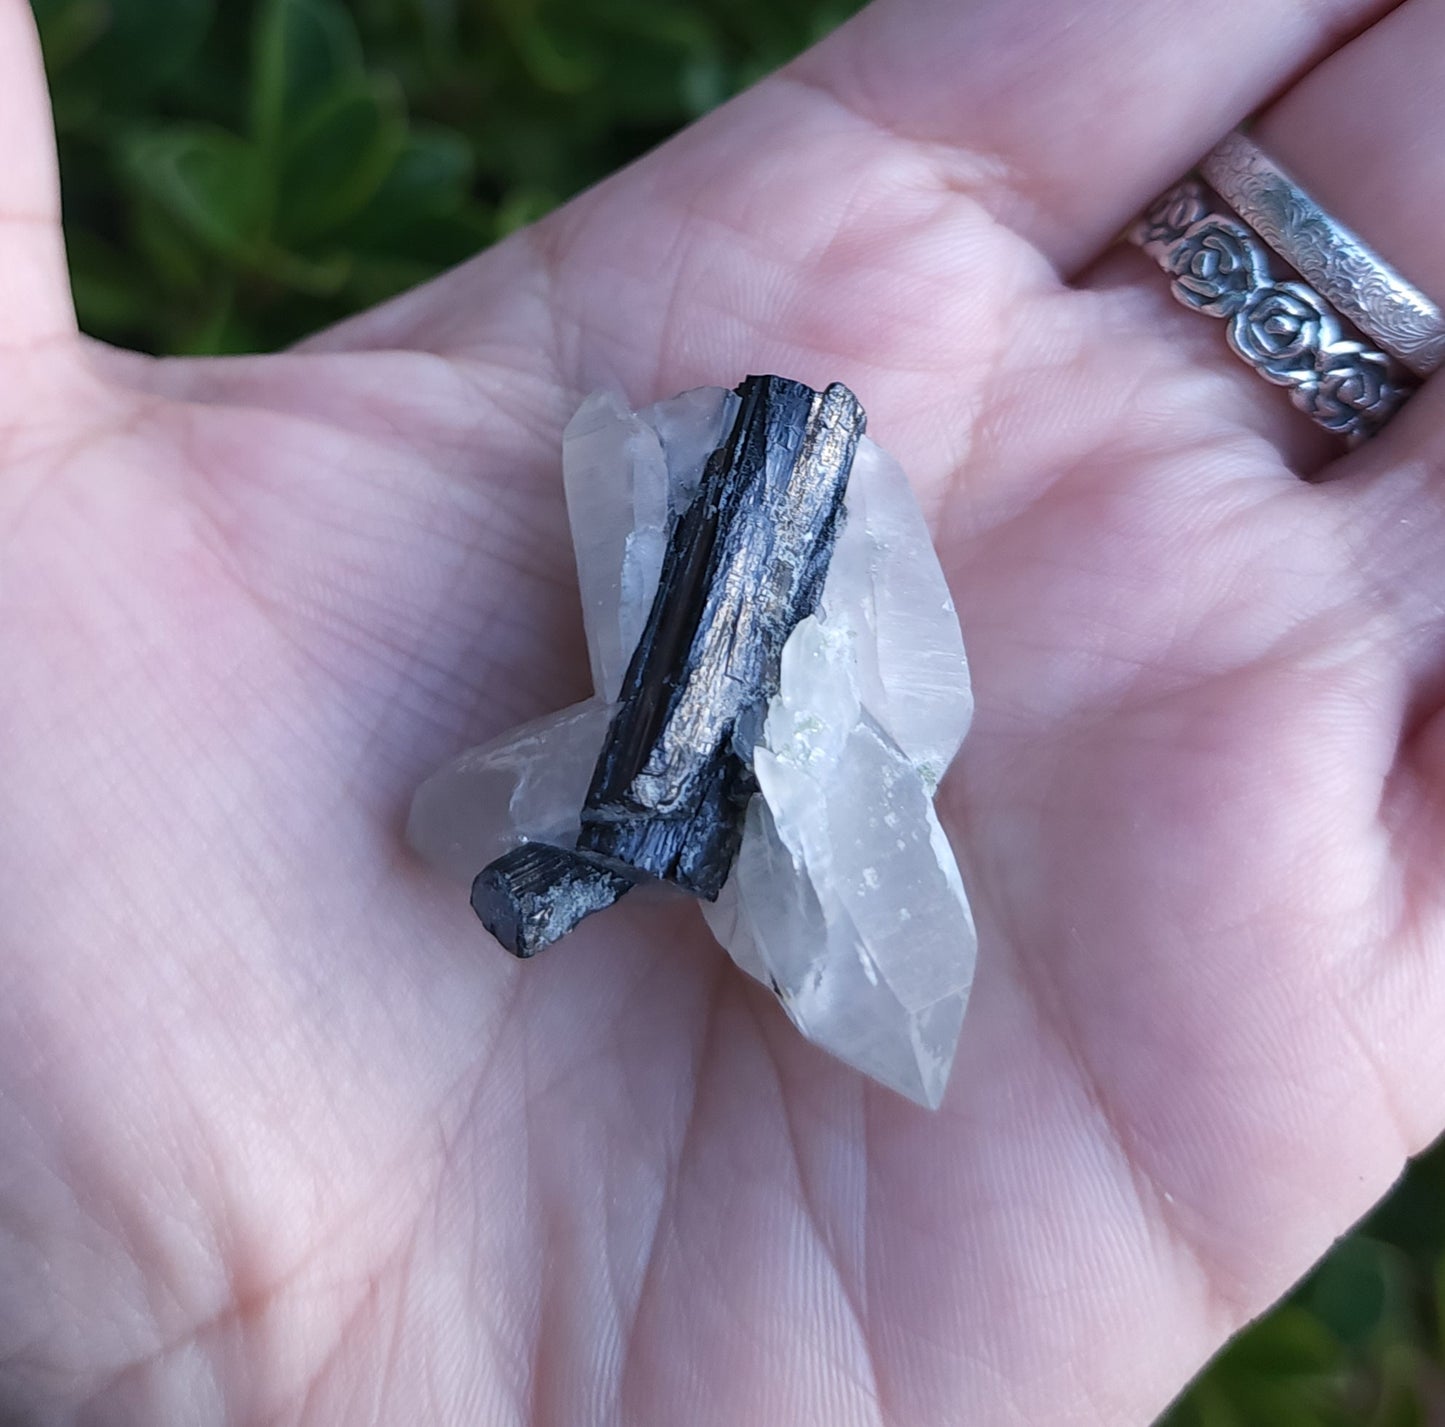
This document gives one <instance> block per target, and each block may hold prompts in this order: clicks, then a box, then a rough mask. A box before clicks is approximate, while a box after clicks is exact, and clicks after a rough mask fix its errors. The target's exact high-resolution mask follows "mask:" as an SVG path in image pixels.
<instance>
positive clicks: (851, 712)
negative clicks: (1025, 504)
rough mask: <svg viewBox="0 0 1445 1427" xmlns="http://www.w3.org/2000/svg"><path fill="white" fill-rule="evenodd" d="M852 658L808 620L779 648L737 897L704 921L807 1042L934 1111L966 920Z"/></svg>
mask: <svg viewBox="0 0 1445 1427" xmlns="http://www.w3.org/2000/svg"><path fill="white" fill-rule="evenodd" d="M854 647H855V646H854V642H853V641H852V640H851V639H850V638H848V637H847V635H846V634H845V633H844V632H843V631H840V630H837V629H830V628H829V627H828V625H827V624H826V623H825V622H823V621H820V620H818V619H817V618H816V617H814V618H811V619H807V620H804V621H803V622H802V623H801V624H800V625H799V626H798V628H797V629H796V630H795V631H794V633H793V636H792V638H791V639H790V640H789V641H788V644H787V646H786V648H785V650H784V654H783V665H782V681H781V689H780V692H779V694H778V697H777V698H776V699H774V700H773V703H772V705H771V708H770V710H769V713H768V718H767V721H766V724H765V725H764V729H763V738H762V741H761V743H760V744H759V746H758V748H757V750H756V753H755V761H754V766H755V771H756V773H757V777H758V783H759V786H760V788H761V793H760V794H759V795H758V796H757V797H755V798H754V799H753V803H752V806H751V807H750V808H749V811H748V820H747V824H746V827H745V829H744V834H743V843H742V849H741V852H740V853H739V856H738V860H737V863H736V864H735V866H734V869H733V883H734V884H735V885H733V886H732V887H731V890H730V891H729V892H728V894H727V898H726V901H725V902H724V905H722V906H720V907H718V908H716V909H713V910H711V911H707V912H705V914H706V915H707V916H708V920H709V924H710V925H711V926H712V927H713V930H714V933H715V934H716V935H717V936H718V937H719V938H720V939H722V940H724V942H725V944H726V945H727V946H728V947H729V950H730V951H731V952H732V953H733V955H734V958H735V959H736V960H737V961H738V963H739V964H740V965H741V966H742V967H743V968H744V969H745V970H747V971H749V972H750V974H752V975H754V976H757V977H758V979H759V980H763V981H766V982H767V983H768V984H770V985H772V986H773V987H774V989H775V990H776V991H777V993H778V996H779V998H780V1000H781V1001H782V1004H783V1006H784V1008H785V1009H786V1011H787V1013H788V1015H789V1017H790V1018H791V1019H792V1021H793V1023H794V1024H795V1025H796V1026H797V1027H798V1029H799V1030H801V1031H802V1032H803V1034H804V1035H805V1036H807V1037H808V1039H809V1040H811V1041H813V1042H814V1043H815V1044H817V1045H819V1046H821V1047H823V1048H824V1049H825V1050H828V1051H830V1052H831V1053H832V1054H833V1055H835V1056H837V1057H838V1058H839V1059H840V1060H844V1061H846V1062H847V1063H848V1064H850V1065H852V1066H854V1067H856V1068H857V1069H859V1070H861V1071H863V1072H864V1073H865V1074H867V1075H870V1076H872V1077H873V1078H874V1079H875V1080H878V1081H880V1082H882V1083H883V1084H885V1085H888V1086H890V1087H891V1088H893V1089H894V1090H897V1091H898V1092H899V1093H900V1094H903V1095H906V1096H907V1097H908V1098H909V1099H911V1100H914V1101H916V1102H917V1103H919V1104H921V1105H926V1106H929V1107H931V1108H936V1107H937V1105H938V1104H939V1102H940V1100H941V1099H942V1096H943V1091H944V1087H945V1086H946V1084H947V1081H948V1073H949V1069H950V1068H951V1066H952V1063H953V1053H954V1047H955V1045H956V1043H957V1039H958V1033H959V1028H960V1026H961V1024H962V1020H963V1013H964V1008H965V1006H966V1004H967V1000H968V991H969V986H970V983H971V981H972V977H973V966H974V960H975V949H976V936H975V932H974V926H973V919H972V916H971V914H970V912H969V908H968V902H967V899H966V897H965V895H964V891H963V883H962V879H961V878H960V876H959V873H958V866H957V863H956V862H955V860H954V857H953V851H952V849H951V848H950V847H949V844H948V839H947V837H946V836H945V835H944V833H943V829H942V827H941V826H940V825H939V823H938V819H937V817H936V815H935V813H934V811H933V805H932V801H931V788H930V787H929V785H928V784H927V783H926V782H925V779H924V776H923V774H922V773H921V772H920V771H919V769H918V767H917V765H916V764H915V763H914V762H913V760H912V759H911V758H909V757H908V755H907V754H906V753H905V752H904V751H903V750H902V749H901V748H900V747H899V746H898V744H897V743H896V742H895V741H894V740H893V739H892V738H890V737H889V735H888V734H887V733H886V732H885V731H884V730H883V729H882V728H881V727H880V726H879V725H878V723H877V722H876V721H875V720H874V719H873V718H872V717H871V716H870V714H869V713H868V711H867V709H866V708H865V707H864V706H863V704H862V703H861V702H860V696H859V690H858V687H857V681H856V673H857V670H856V666H855V661H854Z"/></svg>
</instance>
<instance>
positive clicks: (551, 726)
mask: <svg viewBox="0 0 1445 1427" xmlns="http://www.w3.org/2000/svg"><path fill="white" fill-rule="evenodd" d="M611 721H612V706H611V705H610V704H608V703H605V702H604V701H603V700H601V699H588V700H586V701H585V702H584V703H580V704H573V705H572V707H571V708H567V709H563V710H561V712H560V713H553V714H547V715H546V716H545V717H543V718H538V719H533V720H532V721H531V722H530V723H524V724H522V725H521V726H520V727H518V728H514V729H512V730H511V731H510V732H509V733H504V734H503V735H502V736H501V737H500V738H495V739H493V740H492V741H491V742H490V743H484V744H482V746H481V747H480V748H469V749H468V750H467V751H466V752H465V753H462V754H460V755H458V756H457V757H456V758H453V759H452V761H451V762H450V763H448V764H447V765H446V766H445V767H444V768H442V769H440V770H439V771H438V772H436V773H433V774H432V776H431V777H430V778H428V779H427V780H426V782H425V783H423V784H422V785H421V787H420V788H418V789H417V791H416V796H415V797H414V798H413V799H412V803H411V816H410V817H409V818H408V819H407V825H406V837H407V841H408V842H409V843H410V844H411V845H412V848H413V849H414V850H415V851H416V852H418V853H419V854H420V855H421V856H422V858H424V859H425V860H426V861H427V862H429V863H430V864H431V865H432V866H433V867H435V868H436V869H437V871H439V872H441V873H443V874H444V875H445V876H447V877H450V878H452V880H453V881H456V882H460V883H461V885H462V886H463V887H470V886H471V885H472V879H473V878H474V877H476V875H477V873H478V872H479V871H480V870H481V869H482V868H483V867H485V866H486V865H487V863H489V862H491V861H492V860H493V859H495V858H497V857H500V856H501V855H502V854H503V853H504V852H506V851H507V850H508V848H510V847H512V846H514V845H515V844H516V843H518V842H561V843H564V844H565V843H567V842H569V841H574V840H575V839H576V837H577V814H578V810H579V809H580V808H581V806H582V800H583V798H585V797H586V796H587V784H588V781H589V780H590V779H591V777H592V765H593V764H594V763H596V762H597V750H598V749H599V748H601V747H602V740H603V738H604V737H605V736H606V734H607V725H608V724H609V723H610V722H611Z"/></svg>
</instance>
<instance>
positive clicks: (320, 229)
mask: <svg viewBox="0 0 1445 1427" xmlns="http://www.w3.org/2000/svg"><path fill="white" fill-rule="evenodd" d="M405 143H406V118H405V114H404V111H403V107H402V98H401V94H400V92H399V91H398V89H397V88H396V86H395V85H394V84H393V83H391V82H390V81H388V80H384V79H379V78H378V79H368V78H366V77H364V76H363V77H359V78H356V79H353V80H350V81H348V82H346V83H345V84H342V85H340V86H338V87H337V88H336V89H335V90H334V91H333V93H332V96H331V98H330V99H329V100H328V101H327V102H326V103H324V104H322V105H319V106H318V107H316V108H315V109H313V110H312V111H311V113H310V114H309V115H308V117H307V118H306V119H305V120H304V121H303V122H301V123H300V124H298V125H297V126H295V127H294V128H293V129H292V130H291V131H289V132H288V133H287V134H286V135H285V138H284V142H283V145H282V156H281V177H280V185H279V195H278V196H279V207H278V211H277V214H276V231H277V234H278V236H279V237H280V238H281V240H282V241H284V242H286V243H288V244H292V245H297V244H299V245H305V244H306V243H309V242H312V241H314V240H316V239H318V238H322V237H324V236H326V235H327V234H328V233H331V232H332V231H334V230H335V229H337V228H338V227H340V226H341V225H342V224H343V223H345V222H346V221H347V220H348V219H349V218H352V217H354V216H355V215H356V214H357V213H359V212H360V211H361V209H362V208H364V207H365V206H366V204H367V203H368V202H369V201H370V200H371V199H372V198H373V197H374V196H375V195H376V193H377V192H378V190H379V189H380V188H381V186H382V184H383V182H384V181H385V180H386V178H387V176H388V175H389V174H390V173H391V172H392V170H393V169H394V167H395V166H396V162H397V159H398V157H399V156H400V155H401V153H402V151H403V148H404V146H405Z"/></svg>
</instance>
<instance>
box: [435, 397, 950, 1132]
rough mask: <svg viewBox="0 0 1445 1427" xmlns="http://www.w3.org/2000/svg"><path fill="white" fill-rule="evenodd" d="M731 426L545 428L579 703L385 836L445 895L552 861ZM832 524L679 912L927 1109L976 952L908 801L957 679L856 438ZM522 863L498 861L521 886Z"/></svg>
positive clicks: (572, 842)
mask: <svg viewBox="0 0 1445 1427" xmlns="http://www.w3.org/2000/svg"><path fill="white" fill-rule="evenodd" d="M738 407H739V398H738V396H737V395H735V394H734V393H731V392H726V391H722V390H719V389H711V388H709V389H703V390H700V391H693V392H688V393H685V394H684V395H682V396H680V397H676V398H674V399H673V400H671V401H667V402H662V403H660V404H659V405H657V406H654V407H651V408H649V409H647V410H645V411H642V412H638V413H633V412H631V411H629V410H627V409H626V408H625V406H623V405H622V404H621V403H620V402H619V401H617V400H616V399H615V398H614V397H612V396H610V395H608V394H599V395H596V396H593V397H591V398H589V399H588V401H587V402H586V403H584V405H583V406H582V408H581V410H580V411H579V412H578V413H577V415H576V417H575V418H574V419H573V421H572V422H571V424H570V425H569V427H568V429H567V433H566V437H565V441H564V456H563V465H564V476H565V482H566V491H567V503H568V511H569V516H570V520H571V525H572V532H573V540H574V544H575V546H576V553H577V567H578V578H579V584H580V587H581V593H582V605H583V616H584V621H585V629H586V634H587V643H588V649H589V653H590V657H591V663H592V675H593V681H594V685H595V687H596V690H597V693H596V696H595V697H594V698H593V699H590V700H588V701H586V702H585V703H582V704H578V705H575V706H574V707H572V708H570V709H566V710H563V711H562V712H560V713H558V714H554V715H551V716H550V717H548V718H544V719H539V720H537V721H535V722H533V723H530V724H528V725H526V726H524V727H523V728H520V729H516V730H513V731H512V732H511V733H509V734H507V735H505V736H503V737H502V738H500V739H498V740H496V741H494V742H493V743H491V744H488V745H486V746H485V747H483V748H479V749H474V750H471V751H470V752H468V753H465V754H463V755H461V756H460V757H459V758H458V759H456V760H454V762H452V763H451V764H449V765H448V766H447V767H446V768H444V769H442V770H441V771H440V772H439V773H437V774H436V775H434V776H433V777H432V778H430V779H429V780H428V781H427V782H426V783H425V784H423V785H422V787H421V788H420V789H419V790H418V792H417V795H416V798H415V801H414V804H413V808H412V814H411V819H410V823H409V826H408V837H409V839H410V841H411V842H412V844H413V846H414V847H415V848H416V849H417V851H418V852H420V853H421V854H422V856H424V857H425V858H426V859H427V860H429V861H430V862H432V863H433V864H435V865H436V866H438V867H439V868H441V869H442V870H443V871H445V872H447V873H448V874H450V875H452V876H453V877H455V878H456V879H457V880H458V881H461V882H463V883H466V884H471V883H472V881H473V879H474V877H476V874H477V872H478V870H479V869H480V868H482V867H484V866H488V865H489V864H491V863H493V862H494V860H496V859H498V858H503V857H504V856H505V855H506V854H507V851H508V849H509V848H516V845H517V844H518V843H519V842H520V843H545V844H547V845H548V847H549V848H554V847H560V848H566V847H571V846H576V841H577V837H578V833H579V810H580V809H581V807H582V805H583V803H584V800H585V799H586V797H587V796H588V793H589V787H590V786H591V785H592V782H593V775H594V770H595V768H596V766H597V764H598V757H599V751H600V750H602V749H603V747H604V741H605V740H606V739H607V738H608V735H609V728H610V726H611V725H612V721H613V719H614V716H615V714H616V713H617V710H618V707H619V699H621V698H623V697H624V685H625V683H626V681H627V679H628V675H629V665H630V663H631V662H632V661H633V655H634V651H636V650H637V649H638V646H639V643H640V642H641V641H643V640H644V636H645V633H646V628H647V625H648V620H649V615H650V612H651V611H652V609H653V604H654V596H655V594H656V592H657V590H658V588H659V580H660V579H662V578H663V566H664V560H665V559H666V557H667V551H668V544H669V536H670V534H673V533H674V532H675V531H676V528H677V525H678V522H679V521H681V520H682V518H683V516H684V515H685V513H686V512H687V511H688V509H689V507H690V506H691V504H692V502H693V499H694V496H695V495H696V494H697V492H698V489H699V486H700V484H701V482H702V480H703V472H704V467H705V466H706V464H707V462H708V458H709V456H710V455H711V454H712V453H713V452H714V451H715V450H717V449H718V448H719V446H720V445H721V443H722V442H723V441H724V439H725V437H726V435H727V432H728V431H729V429H730V428H731V427H732V425H733V423H734V421H735V420H736V419H737V418H738ZM845 514H846V519H845V520H844V521H843V523H842V525H841V528H840V529H839V531H838V533H837V537H836V541H835V543H833V545H832V549H831V559H830V561H829V563H828V564H827V568H826V576H825V578H824V581H823V584H822V590H821V599H820V600H815V601H814V604H815V605H816V608H815V609H814V612H813V613H811V614H809V615H808V616H807V617H806V618H803V619H802V620H801V622H798V623H797V624H796V626H795V627H793V629H792V633H791V635H790V636H789V637H788V638H787V640H786V643H785V644H784V646H783V648H782V655H781V667H780V669H779V671H778V674H777V679H776V687H777V693H776V696H775V697H773V698H772V700H771V702H770V703H769V704H768V705H767V707H766V712H765V714H764V715H761V716H760V718H759V720H758V722H757V724H756V726H753V727H750V728H738V729H737V730H735V732H734V735H733V738H734V742H735V744H736V745H737V746H738V747H737V751H738V753H739V754H740V755H745V761H746V763H747V764H748V766H749V767H750V770H751V775H752V778H753V779H754V780H755V784H749V785H748V787H749V790H751V789H752V788H753V787H754V786H755V788H756V791H755V792H752V796H751V799H750V801H749V802H748V804H747V810H746V817H745V822H744V825H743V831H742V840H741V846H740V848H739V849H738V851H737V855H736V858H735V860H734V861H733V863H732V870H731V874H730V875H729V876H728V877H727V880H726V882H725V883H724V884H723V886H722V889H721V892H720V894H719V895H718V896H717V898H716V900H715V901H704V902H702V904H701V905H702V908H703V914H704V916H705V917H706V919H707V921H708V925H709V926H710V927H711V929H712V931H713V934H714V935H715V936H716V937H717V939H718V940H719V941H720V942H721V943H722V944H723V945H724V946H725V947H727V949H728V952H729V954H730V955H731V956H732V958H733V960H734V961H735V962H737V964H738V965H739V966H740V967H742V968H743V969H744V970H745V971H747V972H748V973H749V974H750V975H752V976H754V977H756V978H757V979H758V980H759V981H761V982H763V983H764V984H765V985H768V986H770V987H771V988H772V989H773V991H774V992H775V993H776V994H777V996H778V998H779V1000H780V1002H781V1003H782V1005H783V1006H784V1008H785V1009H786V1011H787V1013H788V1015H789V1017H790V1018H791V1019H792V1021H793V1022H794V1024H795V1025H796V1026H797V1027H798V1028H799V1029H800V1030H801V1031H802V1032H803V1034H804V1035H805V1036H807V1037H808V1039H810V1040H812V1041H813V1042H815V1043H816V1044H818V1045H820V1046H822V1047H824V1048H825V1049H827V1050H828V1051H830V1052H831V1053H832V1054H834V1055H836V1056H837V1057H839V1058H840V1059H842V1060H844V1061H846V1062H848V1063H849V1064H850V1065H853V1066H855V1067H856V1068H858V1069H859V1070H862V1071H863V1072H865V1073H866V1074H868V1075H870V1076H872V1077H873V1078H874V1079H876V1080H879V1081H881V1082H882V1083H884V1084H886V1085H889V1086H891V1087H892V1088H893V1089H895V1090H897V1091H899V1092H901V1093H902V1094H904V1095H907V1096H908V1097H909V1098H911V1099H913V1100H915V1101H918V1102H919V1103H921V1104H924V1105H929V1106H936V1105H937V1104H938V1103H939V1100H940V1098H941V1096H942V1094H943V1089H944V1086H945V1084H946V1081H947V1078H948V1071H949V1067H950V1064H951V1062H952V1058H953V1050H954V1046H955V1044H956V1041H957V1037H958V1032H959V1027H960V1023H961V1021H962V1017H963V1012H964V1006H965V1003H966V1001H967V997H968V988H969V983H970V980H971V977H972V970H973V963H974V954H975V945H976V940H975V934H974V929H973V923H972V919H971V916H970V914H969V909H968V902H967V899H966V897H965V894H964V889H963V885H962V881H961V879H960V877H959V873H958V868H957V864H956V862H955V860H954V856H953V853H952V850H951V848H950V847H949V844H948V839H947V836H946V835H945V833H944V831H943V828H942V827H941V825H940V824H939V822H938V819H937V816H936V814H935V812H934V808H933V801H932V799H933V795H934V793H935V791H936V789H937V786H938V782H939V779H940V778H941V777H942V775H943V772H944V770H945V769H946V768H947V767H948V765H949V763H950V762H951V760H952V759H953V757H954V755H955V754H956V753H957V751H958V748H959V745H960V744H961V742H962V740H963V737H964V734H965V733H966V731H967V728H968V723H969V718H970V714H971V711H972V701H971V695H970V691H969V682H968V671H967V665H966V662H965V659H964V652H963V644H962V638H961V635H960V632H959V627H958V618H957V615H956V613H955V611H954V608H953V605H952V602H951V600H950V597H949V592H948V587H947V584H946V582H945V580H944V577H943V572H942V570H941V569H940V567H939V564H938V560H937V556H936V555H935V553H934V550H933V546H932V542H931V540H930V538H929V535H928V530H927V527H926V525H925V523H924V520H923V517H922V514H921V512H920V511H919V509H918V507H917V505H916V503H915V501H914V499H913V495H912V492H911V490H910V488H909V485H908V482H907V478H906V477H905V476H904V474H903V472H902V471H901V469H900V468H899V467H898V465H897V463H896V462H894V461H893V460H892V459H891V458H890V457H888V456H887V455H886V454H885V453H884V452H883V451H882V450H880V449H879V448H878V447H877V446H876V445H874V444H873V443H872V442H871V441H869V440H868V439H867V438H866V437H864V438H863V439H862V440H861V442H859V443H858V445H857V453H856V457H854V458H853V460H852V471H851V476H849V477H848V479H847V488H846V498H845ZM541 852H542V849H540V848H538V849H534V850H528V849H522V850H519V852H518V853H517V854H516V856H517V857H518V858H520V862H521V863H522V864H524V865H523V866H522V872H523V873H524V874H525V875H526V876H528V877H530V876H533V875H535V874H536V872H537V869H538V868H541V867H543V866H544V864H545V863H546V859H545V858H543V857H542V856H541ZM533 853H535V854H536V855H533ZM560 855H561V856H566V854H565V853H563V854H560ZM587 895H590V893H585V894H583V901H584V902H585V896H587ZM581 910H583V911H586V910H592V908H591V906H590V904H588V905H584V906H583V907H582V908H581ZM547 915H548V916H551V915H553V911H552V910H551V909H549V910H548V912H547ZM549 939H550V936H549Z"/></svg>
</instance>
